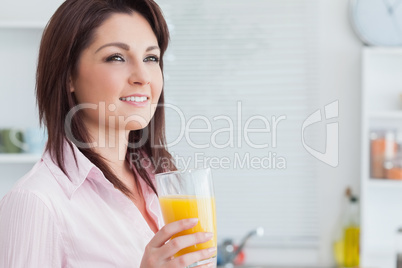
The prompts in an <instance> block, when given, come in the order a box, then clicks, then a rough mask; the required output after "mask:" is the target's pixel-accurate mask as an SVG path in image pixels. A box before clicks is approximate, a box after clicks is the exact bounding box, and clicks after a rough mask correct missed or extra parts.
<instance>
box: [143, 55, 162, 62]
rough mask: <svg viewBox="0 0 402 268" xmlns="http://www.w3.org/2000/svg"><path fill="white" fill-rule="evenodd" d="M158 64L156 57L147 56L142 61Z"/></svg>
mask: <svg viewBox="0 0 402 268" xmlns="http://www.w3.org/2000/svg"><path fill="white" fill-rule="evenodd" d="M148 61H151V62H159V58H158V57H157V56H149V57H146V58H145V59H144V62H148Z"/></svg>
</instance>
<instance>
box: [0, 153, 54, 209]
mask: <svg viewBox="0 0 402 268" xmlns="http://www.w3.org/2000/svg"><path fill="white" fill-rule="evenodd" d="M60 194H62V189H61V187H60V185H59V184H58V183H57V181H56V179H55V178H54V175H53V174H52V172H51V171H50V170H49V168H48V167H47V166H46V164H45V162H44V161H43V159H41V160H39V161H38V162H37V163H36V164H35V165H34V166H33V167H32V169H31V170H30V171H29V172H28V173H26V174H25V175H24V176H22V177H21V178H20V179H19V180H18V181H17V182H16V183H15V184H14V185H13V187H12V188H11V190H10V191H9V192H8V193H7V194H6V195H5V196H4V197H3V199H2V200H1V202H0V203H2V202H3V201H4V199H8V200H10V199H11V200H12V199H15V198H17V199H18V198H20V197H21V195H24V196H26V197H27V198H31V197H36V198H39V199H40V200H42V201H43V202H44V203H47V204H48V202H49V200H51V199H52V197H53V196H59V195H60Z"/></svg>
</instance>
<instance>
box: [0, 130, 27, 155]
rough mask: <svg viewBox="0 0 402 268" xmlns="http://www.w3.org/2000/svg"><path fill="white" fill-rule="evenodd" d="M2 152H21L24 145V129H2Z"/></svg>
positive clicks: (0, 134)
mask: <svg viewBox="0 0 402 268" xmlns="http://www.w3.org/2000/svg"><path fill="white" fill-rule="evenodd" d="M0 136H1V138H0V139H1V146H0V150H1V152H2V153H21V151H22V145H23V140H24V138H23V134H22V131H19V130H16V129H11V128H7V129H2V130H1V131H0Z"/></svg>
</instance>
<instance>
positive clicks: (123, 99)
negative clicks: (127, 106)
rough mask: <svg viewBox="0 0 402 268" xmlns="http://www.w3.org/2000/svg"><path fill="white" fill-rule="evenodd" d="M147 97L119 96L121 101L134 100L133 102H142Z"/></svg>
mask: <svg viewBox="0 0 402 268" xmlns="http://www.w3.org/2000/svg"><path fill="white" fill-rule="evenodd" d="M147 99H148V98H147V97H127V98H120V100H122V101H135V102H144V101H146V100H147Z"/></svg>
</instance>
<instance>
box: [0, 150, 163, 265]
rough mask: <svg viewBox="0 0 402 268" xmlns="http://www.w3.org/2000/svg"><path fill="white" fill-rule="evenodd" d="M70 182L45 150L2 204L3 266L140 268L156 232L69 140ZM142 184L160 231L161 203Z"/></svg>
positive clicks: (0, 253)
mask: <svg viewBox="0 0 402 268" xmlns="http://www.w3.org/2000/svg"><path fill="white" fill-rule="evenodd" d="M64 148H65V155H64V159H65V167H66V170H67V173H68V175H69V177H70V179H69V178H68V177H67V176H66V175H65V174H64V173H63V172H62V171H61V170H60V169H59V167H58V166H57V165H56V164H55V163H54V162H53V160H52V159H51V157H50V155H49V154H48V153H47V152H45V153H44V154H43V156H42V159H41V160H40V161H39V162H38V163H36V164H35V166H34V167H33V168H32V170H31V171H30V172H29V173H28V174H26V175H25V176H24V177H22V178H21V179H20V180H19V181H18V182H17V183H16V185H15V186H14V187H13V189H12V190H11V191H10V192H9V193H8V194H7V195H6V196H5V197H4V198H3V199H2V200H1V201H0V267H7V268H14V267H21V268H22V267H24V268H29V267H35V268H36V267H41V268H46V267H51V268H57V267H73V268H79V267H82V268H88V267H97V268H102V267H119V268H123V267H130V268H132V267H139V266H140V263H141V259H142V255H143V253H144V249H145V246H146V245H147V244H148V242H149V241H150V240H151V238H152V237H153V236H154V233H153V232H152V230H151V229H150V227H149V226H148V224H147V222H146V220H145V219H144V218H143V216H142V214H141V212H140V211H139V210H138V209H137V207H136V206H135V205H134V203H133V202H132V201H131V200H130V199H129V198H127V197H126V196H125V195H124V194H123V193H122V192H121V191H120V190H117V189H115V188H114V186H113V185H112V184H111V183H110V182H109V181H108V180H107V179H106V178H105V177H104V176H103V174H102V172H101V171H100V170H99V169H98V168H97V167H96V166H94V165H93V164H92V163H91V162H90V161H89V160H88V159H87V158H86V157H85V156H84V155H83V154H82V153H81V152H80V151H79V150H78V149H77V148H76V147H75V146H74V152H75V154H76V156H77V160H78V166H79V168H77V166H76V164H75V160H74V156H73V154H72V151H71V149H70V147H69V146H67V143H66V144H65V146H64ZM141 187H142V191H143V195H144V198H145V202H146V208H147V210H148V213H149V215H150V216H151V217H152V218H153V220H154V221H155V222H156V223H157V224H158V227H159V228H161V227H162V226H163V219H162V215H161V211H160V207H159V202H158V198H157V196H156V195H155V193H154V192H153V191H152V189H150V188H149V187H148V186H147V185H146V184H145V182H143V181H142V180H141Z"/></svg>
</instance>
